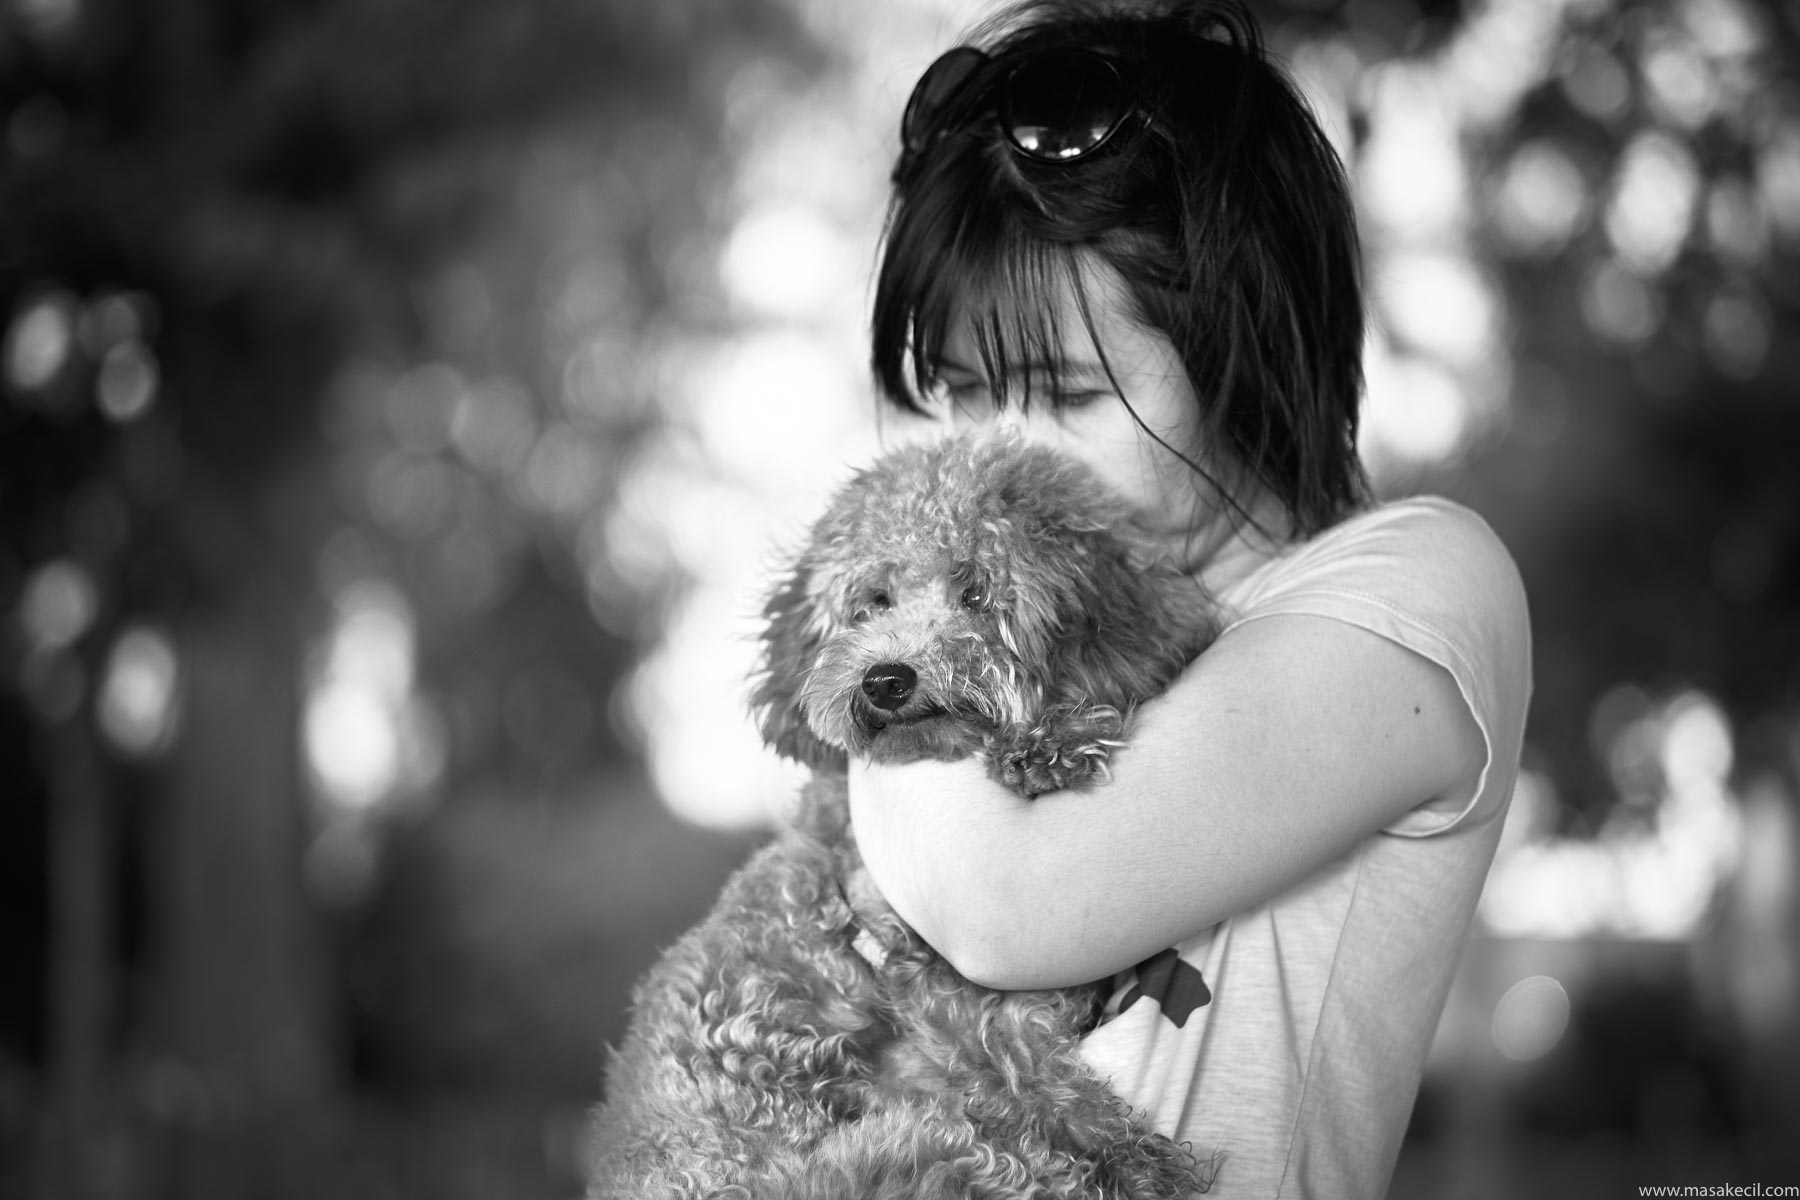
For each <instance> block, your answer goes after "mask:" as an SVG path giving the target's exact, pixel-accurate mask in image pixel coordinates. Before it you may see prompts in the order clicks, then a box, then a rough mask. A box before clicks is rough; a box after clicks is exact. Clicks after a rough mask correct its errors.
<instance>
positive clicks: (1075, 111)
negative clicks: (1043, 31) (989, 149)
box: [1000, 50, 1131, 161]
mask: <svg viewBox="0 0 1800 1200" xmlns="http://www.w3.org/2000/svg"><path fill="white" fill-rule="evenodd" d="M1004 96H1005V101H1004V107H1003V110H1002V112H1001V113H1000V120H1001V122H1002V124H1003V125H1004V127H1005V129H1006V135H1007V136H1008V137H1009V138H1011V139H1012V142H1013V145H1015V146H1017V147H1018V148H1019V149H1020V150H1022V151H1024V152H1025V153H1026V154H1028V155H1030V156H1031V157H1033V158H1042V159H1050V160H1053V161H1055V160H1062V159H1071V158H1079V157H1081V156H1082V155H1083V154H1086V153H1088V152H1089V151H1091V150H1094V149H1095V148H1097V147H1098V146H1100V145H1101V143H1103V142H1105V141H1106V139H1107V138H1109V137H1111V136H1112V135H1113V131H1114V130H1116V129H1117V128H1118V127H1119V125H1120V123H1121V122H1123V121H1124V120H1125V114H1126V113H1127V112H1128V111H1129V110H1130V107H1131V102H1130V97H1128V96H1127V95H1126V93H1125V83H1124V81H1123V80H1122V79H1120V78H1119V71H1118V68H1116V67H1114V66H1113V65H1112V63H1111V62H1109V61H1107V60H1106V59H1104V58H1102V57H1101V56H1100V55H1098V54H1094V53H1092V52H1089V51H1085V50H1066V51H1059V52H1056V53H1052V54H1045V55H1042V56H1041V57H1038V58H1035V59H1032V60H1031V61H1030V62H1027V63H1025V64H1023V65H1022V66H1020V67H1019V68H1018V69H1017V70H1016V71H1014V72H1013V74H1012V77H1011V79H1010V80H1009V81H1008V83H1007V87H1006V89H1005V92H1004Z"/></svg>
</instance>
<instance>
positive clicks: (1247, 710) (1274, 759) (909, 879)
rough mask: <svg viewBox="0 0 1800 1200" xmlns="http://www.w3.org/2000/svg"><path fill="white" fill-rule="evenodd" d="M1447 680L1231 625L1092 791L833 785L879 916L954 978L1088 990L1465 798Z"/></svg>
mask: <svg viewBox="0 0 1800 1200" xmlns="http://www.w3.org/2000/svg"><path fill="white" fill-rule="evenodd" d="M1484 760H1485V746H1484V743H1483V739H1482V736H1481V732H1480V730H1479V729H1478V728H1477V726H1476V724H1475V720H1474V717H1473V716H1472V715H1471V714H1470V712H1469V710H1468V706H1467V704H1466V702H1465V701H1464V700H1463V698H1462V696H1461V694H1460V693H1459V691H1458V689H1457V685H1456V682H1455V680H1454V679H1452V677H1451V676H1450V674H1449V672H1447V671H1445V670H1444V669H1443V668H1441V667H1439V666H1438V665H1436V664H1435V663H1433V662H1431V661H1430V660H1429V659H1427V658H1425V657H1423V656H1422V655H1419V654H1416V653H1414V652H1413V651H1411V650H1408V649H1406V648H1404V647H1402V646H1400V645H1398V644H1396V643H1394V642H1391V641H1389V640H1387V639H1385V638H1383V637H1381V636H1380V635H1378V634H1375V633H1372V632H1369V631H1367V630H1363V629H1360V628H1357V627H1355V626H1352V625H1349V624H1346V623H1343V622H1339V621H1334V620H1331V619H1329V618H1325V617H1313V616H1301V615H1287V616H1272V617H1268V618H1265V619H1262V620H1257V621H1251V622H1248V623H1246V624H1244V625H1241V626H1239V627H1237V628H1236V629H1233V630H1232V631H1231V632H1229V633H1227V634H1226V635H1225V636H1223V637H1222V638H1220V639H1219V641H1218V642H1216V643H1215V644H1214V645H1213V646H1212V647H1211V648H1210V649H1209V650H1207V652H1206V653H1205V654H1204V655H1203V656H1202V657H1201V658H1200V659H1199V660H1198V661H1197V662H1196V663H1195V664H1194V665H1193V666H1191V667H1190V668H1189V669H1188V670H1187V672H1186V673H1185V674H1184V675H1183V676H1182V677H1181V678H1180V679H1179V680H1177V681H1176V683H1175V685H1174V686H1173V687H1172V688H1170V690H1169V691H1168V693H1167V694H1166V695H1164V696H1163V697H1161V698H1159V699H1158V700H1156V701H1154V702H1152V703H1151V704H1147V705H1145V706H1144V708H1143V709H1142V711H1141V712H1140V713H1139V716H1138V720H1137V725H1136V728H1135V730H1134V732H1133V735H1132V744H1131V746H1130V747H1129V748H1128V749H1127V750H1125V751H1124V752H1122V753H1121V754H1120V755H1119V756H1118V758H1117V759H1116V760H1115V762H1114V764H1113V772H1112V774H1113V780H1112V782H1111V784H1109V785H1103V786H1102V787H1100V788H1099V789H1097V790H1095V791H1092V792H1087V793H1066V792H1064V793H1051V794H1049V795H1045V796H1041V797H1039V798H1038V799H1036V800H1034V801H1029V802H1028V801H1024V800H1021V799H1020V798H1019V797H1018V796H1016V795H1014V794H1013V793H1012V792H1010V791H1007V790H1006V789H1004V788H1002V787H1000V786H999V785H998V784H995V783H993V782H991V781H990V780H988V778H987V777H986V774H985V771H984V768H983V767H982V765H981V764H980V763H979V762H977V761H975V760H964V761H961V762H954V763H936V762H927V763H916V764H911V765H907V766H900V767H875V766H870V765H868V764H864V763H854V764H852V770H851V776H850V808H851V816H852V820H853V822H854V824H855V828H856V833H857V839H858V842H859V843H860V845H861V847H862V850H863V855H864V858H865V859H866V860H867V863H868V867H869V871H870V873H871V874H872V875H873V877H874V879H875V882H876V883H877V885H878V886H879V887H880V888H881V890H882V892H883V894H884V895H885V896H886V897H887V899H888V901H889V903H891V904H893V906H894V908H895V909H896V911H898V912H899V913H900V915H901V916H902V917H903V918H905V919H906V921H907V922H908V923H909V924H911V925H912V926H913V927H914V928H915V929H917V930H918V931H919V933H920V934H921V935H922V936H923V937H924V938H925V939H926V940H927V941H928V942H930V943H931V944H932V945H933V946H934V947H936V948H937V949H938V951H939V952H940V953H942V954H943V955H944V956H945V957H946V958H948V959H949V960H950V962H951V963H952V964H953V965H955V966H956V968H957V969H958V970H959V971H961V972H962V973H963V974H964V975H966V976H968V977H969V978H970V979H972V980H974V981H976V982H978V983H982V984H986V985H988V986H990V987H1000V988H1034V987H1060V986H1067V985H1072V984H1076V983H1082V982H1086V981H1089V980H1094V979H1100V978H1103V977H1105V976H1106V975H1109V974H1111V973H1113V972H1115V971H1118V970H1121V969H1123V968H1125V967H1128V966H1130V965H1132V964H1134V963H1137V962H1140V961H1142V960H1143V959H1145V958H1148V957H1150V956H1151V955H1152V954H1155V953H1156V952H1157V951H1159V950H1162V949H1164V948H1165V947H1168V946H1171V945H1174V944H1176V943H1177V942H1180V941H1182V940H1184V939H1186V938H1188V937H1191V936H1192V935H1194V934H1195V933H1198V932H1199V931H1200V930H1202V929H1205V928H1207V927H1208V926H1211V925H1213V924H1216V923H1217V922H1219V921H1221V920H1223V919H1224V918H1226V917H1228V916H1230V915H1232V914H1233V913H1236V912H1240V911H1242V910H1244V909H1246V908H1249V907H1251V906H1253V905H1255V904H1257V903H1259V902H1261V901H1263V900H1265V899H1268V898H1269V897H1271V896H1274V895H1277V894H1279V893H1280V892H1282V891H1284V890H1286V889H1287V888H1289V887H1291V886H1292V885H1294V884H1295V883H1298V882H1300V881H1301V880H1303V879H1305V878H1306V877H1308V876H1309V875H1311V874H1313V873H1314V872H1316V871H1318V870H1319V869H1320V868H1322V867H1323V866H1325V865H1326V864H1328V863H1330V862H1331V861H1333V860H1334V859H1336V858H1338V857H1341V856H1342V855H1343V854H1345V853H1347V852H1348V851H1349V850H1350V849H1351V848H1352V847H1353V846H1355V845H1356V844H1357V843H1358V842H1360V841H1362V840H1363V839H1364V838H1366V837H1368V836H1369V835H1371V834H1372V833H1374V832H1375V831H1376V830H1378V829H1380V828H1381V827H1382V826H1384V825H1386V824H1388V823H1390V822H1391V821H1393V820H1394V819H1396V818H1397V817H1399V816H1400V815H1401V814H1403V813H1405V812H1407V811H1408V810H1410V809H1412V808H1414V807H1416V806H1417V805H1419V804H1421V803H1423V802H1425V801H1428V800H1431V799H1434V798H1437V797H1444V796H1453V795H1468V794H1472V791H1473V788H1474V785H1475V782H1476V779H1477V778H1478V776H1479V774H1480V772H1481V769H1482V765H1483V763H1484Z"/></svg>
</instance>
